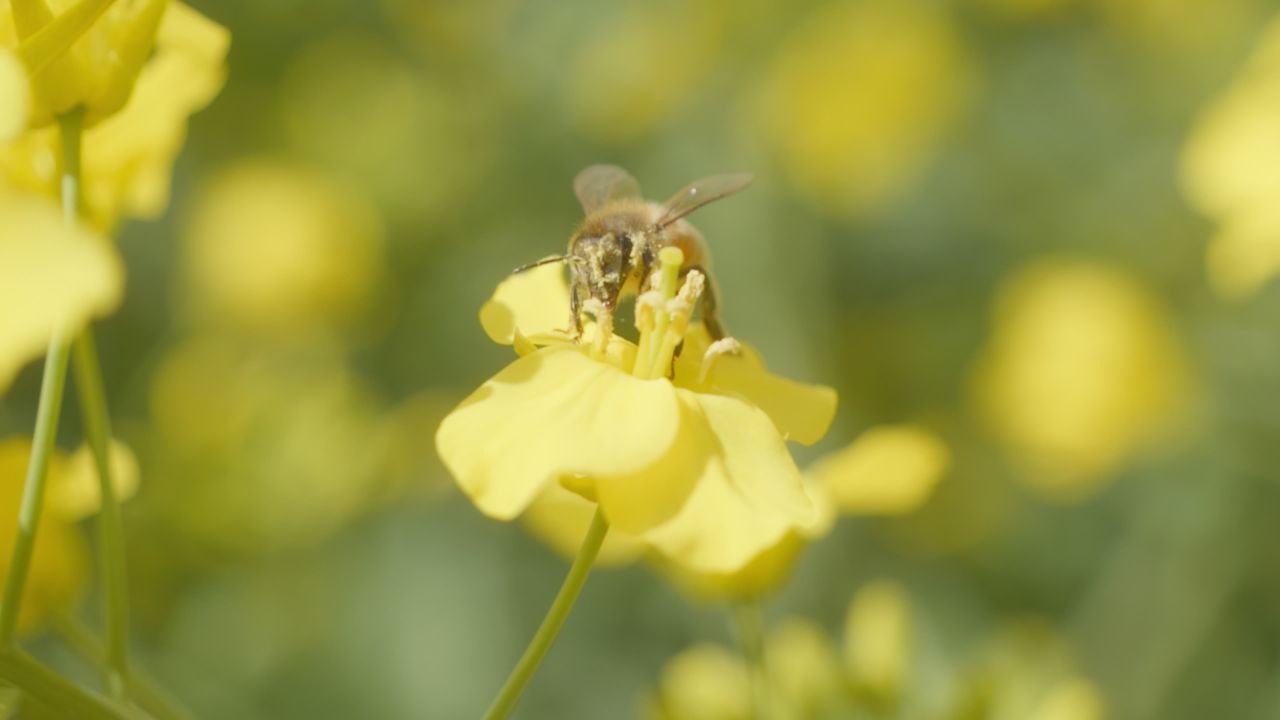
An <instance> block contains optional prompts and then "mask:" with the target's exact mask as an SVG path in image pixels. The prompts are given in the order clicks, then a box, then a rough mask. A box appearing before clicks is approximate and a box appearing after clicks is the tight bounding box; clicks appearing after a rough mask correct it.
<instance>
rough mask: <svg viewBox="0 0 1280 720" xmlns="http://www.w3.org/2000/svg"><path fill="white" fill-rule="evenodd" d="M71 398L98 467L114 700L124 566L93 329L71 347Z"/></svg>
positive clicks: (123, 657)
mask: <svg viewBox="0 0 1280 720" xmlns="http://www.w3.org/2000/svg"><path fill="white" fill-rule="evenodd" d="M72 359H73V366H72V372H74V373H75V381H76V394H77V395H78V396H79V398H80V414H81V416H82V417H83V418H84V427H85V434H86V436H87V437H88V440H89V447H90V448H91V449H92V451H93V459H94V464H95V465H96V466H97V469H98V487H99V488H100V492H101V495H102V508H101V510H100V511H99V515H98V554H99V559H98V562H99V566H100V567H101V572H102V587H103V594H104V595H105V596H106V602H105V609H104V612H105V618H104V627H106V648H105V659H106V669H107V673H106V681H107V682H106V685H107V694H108V695H110V696H111V697H112V698H114V699H116V700H123V699H125V697H126V694H127V693H126V682H127V679H128V678H129V587H128V577H127V575H126V568H125V548H124V526H123V523H122V522H121V519H120V503H119V501H118V499H117V498H116V494H115V483H114V482H113V479H112V467H111V415H110V413H109V412H108V410H107V395H106V391H105V390H104V389H103V383H102V368H101V365H100V364H99V362H98V346H97V343H96V342H95V340H94V337H93V330H92V329H91V328H85V329H84V331H83V332H82V333H80V337H78V338H77V339H76V342H75V344H74V345H73V346H72Z"/></svg>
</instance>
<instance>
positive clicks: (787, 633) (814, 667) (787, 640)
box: [765, 617, 844, 717]
mask: <svg viewBox="0 0 1280 720" xmlns="http://www.w3.org/2000/svg"><path fill="white" fill-rule="evenodd" d="M765 660H766V662H767V663H768V672H769V679H770V680H771V681H772V683H773V685H774V686H775V687H776V688H777V691H778V693H779V694H780V695H781V696H782V697H781V699H782V701H783V704H784V705H786V706H787V707H789V708H792V709H794V710H797V711H799V712H800V717H821V714H820V712H819V708H821V707H822V706H823V705H824V704H825V703H828V702H830V701H832V700H833V699H835V698H837V697H839V695H840V693H842V692H843V686H844V676H843V673H842V672H841V666H840V661H839V659H837V657H836V652H835V648H833V647H832V646H831V641H830V640H829V639H828V638H827V633H826V631H825V630H823V629H822V628H821V627H820V626H818V625H817V624H816V623H814V622H811V621H809V620H804V619H801V618H794V617H793V618H787V619H785V620H783V621H782V622H781V623H779V624H778V625H777V626H776V627H775V628H774V629H773V630H771V631H770V632H769V636H768V638H767V639H766V641H765Z"/></svg>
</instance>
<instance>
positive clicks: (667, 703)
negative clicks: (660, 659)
mask: <svg viewBox="0 0 1280 720" xmlns="http://www.w3.org/2000/svg"><path fill="white" fill-rule="evenodd" d="M655 705H656V707H655V708H654V713H653V715H652V717H655V718H664V719H665V720H689V719H690V718H699V719H700V720H701V719H702V718H706V719H707V720H749V718H750V717H751V715H752V712H751V678H750V675H749V674H748V673H747V668H746V666H745V665H743V664H742V661H741V660H740V659H738V657H737V656H735V655H733V654H731V653H729V652H728V651H727V650H725V649H724V648H721V647H719V646H716V645H710V644H700V645H694V646H693V647H691V648H689V649H687V650H684V651H683V652H681V653H680V654H679V655H677V656H675V657H674V658H672V659H671V660H669V661H668V662H667V665H666V667H664V668H663V669H662V679H661V681H660V684H659V689H658V697H657V698H656V702H655Z"/></svg>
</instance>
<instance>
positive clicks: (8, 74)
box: [0, 47, 31, 142]
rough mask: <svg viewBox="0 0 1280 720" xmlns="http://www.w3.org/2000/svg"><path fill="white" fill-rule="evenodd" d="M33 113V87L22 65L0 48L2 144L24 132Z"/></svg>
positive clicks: (8, 52) (0, 129)
mask: <svg viewBox="0 0 1280 720" xmlns="http://www.w3.org/2000/svg"><path fill="white" fill-rule="evenodd" d="M30 111H31V87H30V85H29V83H28V82H27V73H26V71H25V70H23V69H22V64H21V63H19V62H18V59H17V58H16V57H14V55H13V53H12V52H10V51H9V49H8V48H5V47H0V142H3V141H5V140H8V139H9V138H11V137H13V136H15V135H17V134H18V133H20V132H22V129H23V128H25V127H26V125H27V113H29V112H30Z"/></svg>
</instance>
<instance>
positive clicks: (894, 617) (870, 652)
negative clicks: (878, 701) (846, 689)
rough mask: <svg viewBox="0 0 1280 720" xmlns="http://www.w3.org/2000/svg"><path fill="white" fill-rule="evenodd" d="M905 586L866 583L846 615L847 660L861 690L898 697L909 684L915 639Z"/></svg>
mask: <svg viewBox="0 0 1280 720" xmlns="http://www.w3.org/2000/svg"><path fill="white" fill-rule="evenodd" d="M913 632H914V629H913V626H912V621H911V602H910V599H909V598H908V597H907V593H906V590H904V589H903V588H902V587H901V586H900V585H898V584H896V583H893V582H889V581H887V580H877V581H875V582H871V583H868V584H867V585H865V586H863V588H862V589H861V590H859V591H858V592H857V594H856V595H854V596H853V600H852V601H851V602H850V603H849V609H848V612H847V613H846V615H845V630H844V663H845V668H846V669H847V671H848V674H849V677H850V679H851V680H852V681H853V683H854V685H855V686H856V687H858V688H859V689H860V690H862V691H864V692H866V693H868V694H870V695H871V696H873V697H876V698H882V699H895V698H898V697H899V696H900V695H901V694H902V689H903V687H904V686H905V685H906V684H907V680H908V671H909V666H910V665H911V662H912V659H913V658H912V652H911V646H912V643H913V642H914V641H915V640H914V637H913Z"/></svg>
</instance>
